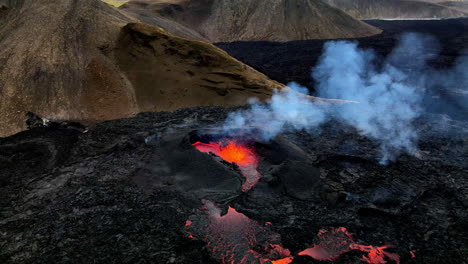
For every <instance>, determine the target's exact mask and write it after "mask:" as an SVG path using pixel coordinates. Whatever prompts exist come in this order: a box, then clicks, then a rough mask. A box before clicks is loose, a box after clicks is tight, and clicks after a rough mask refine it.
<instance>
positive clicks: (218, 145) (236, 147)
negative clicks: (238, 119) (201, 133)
mask: <svg viewBox="0 0 468 264" xmlns="http://www.w3.org/2000/svg"><path fill="white" fill-rule="evenodd" d="M193 146H194V147H195V148H196V149H198V150H199V151H200V152H204V153H210V152H211V153H214V154H216V155H217V156H219V157H221V158H222V159H223V160H225V161H227V162H231V163H236V164H237V165H238V166H239V169H240V171H241V173H242V176H243V177H244V179H245V182H244V184H243V185H242V191H243V192H248V191H249V190H250V189H252V187H253V186H254V185H255V184H257V183H258V181H259V180H260V178H261V177H262V175H261V174H260V173H259V172H258V171H257V167H258V158H257V155H256V154H255V152H254V151H253V150H252V148H249V147H248V146H246V145H244V144H241V143H237V142H235V141H232V140H222V141H220V142H210V143H202V142H196V143H194V144H193Z"/></svg>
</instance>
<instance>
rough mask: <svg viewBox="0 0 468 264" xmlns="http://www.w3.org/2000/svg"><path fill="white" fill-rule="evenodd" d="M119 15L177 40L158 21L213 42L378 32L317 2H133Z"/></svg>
mask: <svg viewBox="0 0 468 264" xmlns="http://www.w3.org/2000/svg"><path fill="white" fill-rule="evenodd" d="M121 9H122V10H125V11H126V12H129V13H130V14H133V15H135V16H136V17H138V18H140V19H142V20H144V21H145V20H146V22H149V23H152V24H155V25H158V26H161V27H163V28H165V29H166V30H168V31H170V32H173V33H175V34H178V33H180V32H177V28H175V27H176V26H174V24H172V25H169V24H166V25H163V24H161V22H160V20H165V21H167V20H169V21H173V22H176V25H178V27H179V28H180V27H184V28H186V31H192V32H193V31H195V32H197V33H198V34H199V35H200V36H199V37H198V38H205V39H207V40H209V41H212V42H229V41H238V40H270V41H289V40H300V39H333V38H348V37H363V36H368V35H373V34H377V33H379V32H380V30H378V29H376V28H374V27H372V26H370V25H367V24H365V23H363V22H360V21H358V20H356V19H353V18H352V17H351V16H349V15H348V14H346V13H344V12H342V11H340V10H338V9H336V8H333V7H330V6H329V5H327V4H326V3H324V2H322V0H314V1H311V0H279V1H271V0H255V1H254V0H229V1H227V0H132V1H130V2H128V3H126V4H124V5H123V6H122V7H121ZM151 14H152V15H151ZM154 17H158V19H155V18H154ZM151 19H153V21H151ZM185 36H186V35H185Z"/></svg>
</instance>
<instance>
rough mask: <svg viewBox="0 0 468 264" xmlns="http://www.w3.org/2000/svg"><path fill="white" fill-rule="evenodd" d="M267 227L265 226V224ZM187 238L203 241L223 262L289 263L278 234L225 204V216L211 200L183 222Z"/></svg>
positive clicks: (289, 258)
mask: <svg viewBox="0 0 468 264" xmlns="http://www.w3.org/2000/svg"><path fill="white" fill-rule="evenodd" d="M267 226H268V225H267ZM184 229H185V231H186V232H187V235H188V237H189V238H197V239H201V240H203V241H205V242H206V244H207V247H208V248H209V249H210V251H211V254H212V256H213V257H214V258H215V259H217V260H219V261H220V262H221V263H223V264H251V263H258V264H289V263H291V262H292V261H293V257H292V256H291V252H290V251H289V250H287V249H285V248H283V247H282V246H281V245H280V241H279V240H280V236H279V234H276V233H273V232H272V231H270V230H269V228H268V227H262V226H260V225H259V224H258V223H257V222H256V221H254V220H252V219H250V218H248V217H247V216H245V215H244V214H241V213H239V212H237V211H236V210H235V209H234V208H231V207H229V209H228V212H227V213H226V214H225V215H221V210H220V209H219V208H218V207H216V206H215V205H214V203H212V202H204V207H203V208H202V213H201V214H200V215H192V216H191V217H190V218H189V220H187V222H186V224H185V228H184Z"/></svg>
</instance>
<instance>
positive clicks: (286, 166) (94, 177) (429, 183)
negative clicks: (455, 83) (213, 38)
mask: <svg viewBox="0 0 468 264" xmlns="http://www.w3.org/2000/svg"><path fill="white" fill-rule="evenodd" d="M228 111H230V109H225V108H221V107H206V108H189V109H182V110H178V111H175V112H160V113H143V114H139V115H138V116H136V117H135V118H130V119H121V120H114V121H107V122H104V123H101V124H97V125H94V126H92V127H89V128H87V129H85V128H84V127H83V126H80V125H78V124H57V123H52V124H50V125H49V126H48V127H42V125H41V120H39V119H38V120H36V121H34V120H33V121H34V122H30V123H29V126H30V127H34V128H33V129H32V130H28V131H24V132H21V133H19V134H16V135H14V136H11V137H8V138H0V171H1V177H0V236H1V239H0V262H1V263H22V264H24V263H186V264H193V263H200V264H208V263H216V262H215V261H214V260H213V259H211V257H210V253H209V251H208V250H207V249H206V248H205V243H204V242H203V241H202V240H198V239H189V238H187V234H186V233H185V232H184V231H183V229H184V224H185V221H186V220H187V219H188V218H189V216H190V215H193V214H196V213H197V209H198V208H200V207H201V200H202V199H207V200H211V201H214V202H216V203H217V204H218V205H220V206H221V207H222V208H223V209H226V208H227V206H228V205H229V206H231V207H233V208H235V209H236V210H238V211H239V212H241V213H244V214H245V215H247V216H248V217H250V218H251V219H253V220H255V221H257V222H258V223H260V224H261V225H263V224H264V223H266V222H271V224H272V225H271V227H270V228H271V229H272V230H273V231H274V232H276V233H279V234H280V235H281V241H282V245H283V246H284V247H285V248H288V249H289V250H291V252H292V254H293V255H296V254H297V253H298V252H299V251H301V250H304V249H306V248H307V247H310V246H311V245H312V244H314V243H317V241H316V234H317V232H318V231H319V230H320V229H322V228H327V227H346V228H347V229H348V230H349V231H350V232H351V233H353V234H354V237H355V239H356V240H357V241H358V242H359V243H364V244H368V245H384V244H387V243H388V244H392V245H394V246H395V248H394V249H390V250H391V251H392V252H396V253H397V254H399V255H400V256H401V263H405V264H406V263H424V264H441V263H453V264H460V263H464V261H465V260H466V259H467V258H468V248H467V245H468V241H467V236H466V230H467V228H468V222H467V219H468V215H467V212H468V211H467V207H468V200H467V197H468V185H467V181H466V176H467V163H466V158H467V156H466V143H467V141H466V123H460V122H455V121H450V120H446V122H445V123H444V127H442V126H441V125H440V124H441V122H440V121H441V120H442V117H440V116H429V117H428V118H426V119H421V120H419V121H418V126H417V127H418V130H420V133H421V141H420V144H419V147H420V150H419V151H418V153H417V154H416V155H415V156H408V155H403V156H401V157H400V159H399V160H398V161H397V162H395V163H392V164H390V165H389V166H381V165H379V164H378V162H377V160H376V156H377V149H378V144H377V143H376V142H374V141H372V140H370V139H368V138H366V137H362V136H360V135H359V134H358V133H357V132H356V131H355V130H353V129H351V128H349V127H346V126H342V125H339V124H338V123H336V122H329V123H327V124H325V125H324V126H322V128H321V130H320V131H317V134H316V136H311V135H309V134H307V133H305V132H298V133H294V134H283V135H280V136H278V137H276V138H275V139H274V140H273V141H271V142H263V143H260V142H255V140H254V139H249V138H242V140H244V141H247V142H249V143H250V145H251V146H252V147H253V148H254V150H255V152H256V153H257V154H258V156H259V159H260V164H259V167H258V170H259V172H260V173H261V174H262V175H263V178H262V179H261V180H260V182H259V183H258V184H257V185H255V186H254V188H253V189H252V190H250V191H248V192H246V193H243V192H241V191H240V186H241V183H242V177H241V176H240V174H239V171H238V169H236V168H237V167H236V166H234V165H232V164H229V163H226V162H222V161H220V159H219V158H217V157H215V156H210V155H208V154H205V153H201V152H199V151H198V150H196V149H195V148H194V147H193V146H192V145H191V144H192V143H194V141H196V140H199V139H200V138H203V137H207V136H211V135H215V134H216V133H215V131H216V130H214V129H211V128H210V127H216V124H217V123H219V122H222V121H223V120H224V119H225V117H226V114H227V113H228ZM431 120H432V121H431ZM37 121H39V122H37ZM440 129H442V130H443V132H442V133H441V131H438V130H440ZM254 250H255V248H254ZM410 251H411V252H413V253H414V254H415V255H416V257H415V258H412V257H411V254H410ZM360 255H361V254H360V253H359V252H355V251H352V252H349V253H346V254H344V255H342V256H341V257H340V258H339V259H337V260H336V261H334V262H333V263H343V264H344V263H363V262H361V260H360ZM236 263H241V262H236ZM268 263H269V262H268ZM293 263H304V264H305V263H322V262H318V261H314V260H313V259H312V258H309V257H307V256H299V257H296V258H295V260H294V262H293ZM323 263H330V262H323ZM388 263H393V262H392V261H390V262H388Z"/></svg>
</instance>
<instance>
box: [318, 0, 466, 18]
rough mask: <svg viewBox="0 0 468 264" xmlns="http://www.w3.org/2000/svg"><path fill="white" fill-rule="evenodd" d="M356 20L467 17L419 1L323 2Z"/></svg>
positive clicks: (353, 0)
mask: <svg viewBox="0 0 468 264" xmlns="http://www.w3.org/2000/svg"><path fill="white" fill-rule="evenodd" d="M325 1H326V2H327V3H329V4H330V5H332V6H335V7H337V8H340V9H341V10H343V11H345V12H347V13H348V14H350V15H352V16H354V17H356V18H358V19H424V18H453V17H464V16H468V14H467V13H464V12H462V11H460V10H455V9H452V8H449V7H446V6H442V5H439V4H434V3H427V2H420V1H404V0H325Z"/></svg>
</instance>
